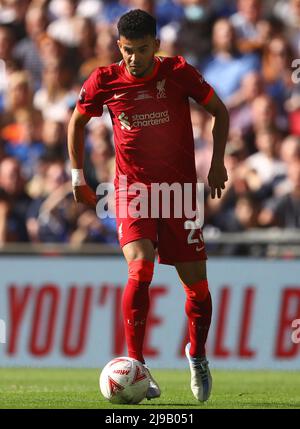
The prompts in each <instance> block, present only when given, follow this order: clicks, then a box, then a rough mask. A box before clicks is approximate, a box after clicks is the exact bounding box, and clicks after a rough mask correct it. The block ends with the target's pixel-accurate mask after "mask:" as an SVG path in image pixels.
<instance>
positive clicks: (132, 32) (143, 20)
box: [118, 9, 156, 40]
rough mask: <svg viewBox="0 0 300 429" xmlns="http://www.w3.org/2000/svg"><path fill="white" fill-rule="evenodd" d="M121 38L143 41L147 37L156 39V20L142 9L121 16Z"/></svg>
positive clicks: (119, 25)
mask: <svg viewBox="0 0 300 429" xmlns="http://www.w3.org/2000/svg"><path fill="white" fill-rule="evenodd" d="M118 31H119V37H120V36H124V37H126V39H129V40H130V39H142V38H143V37H145V36H149V35H150V36H153V37H156V19H155V18H154V17H153V16H152V15H150V14H149V13H147V12H145V11H144V10H141V9H135V10H131V11H130V12H128V13H125V14H124V15H122V16H121V18H120V19H119V22H118Z"/></svg>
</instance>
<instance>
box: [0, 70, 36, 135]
mask: <svg viewBox="0 0 300 429" xmlns="http://www.w3.org/2000/svg"><path fill="white" fill-rule="evenodd" d="M5 97H6V99H5V105H4V111H3V113H2V115H1V119H0V124H1V126H2V127H3V126H5V125H7V124H13V123H15V122H16V118H17V115H18V113H19V112H22V111H27V112H33V111H34V107H33V88H32V86H31V81H30V77H29V75H28V73H27V72H26V71H22V70H20V71H14V72H12V73H11V74H10V75H9V76H8V83H7V88H6V94H5Z"/></svg>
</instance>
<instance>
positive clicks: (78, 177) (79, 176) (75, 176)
mask: <svg viewBox="0 0 300 429" xmlns="http://www.w3.org/2000/svg"><path fill="white" fill-rule="evenodd" d="M71 174H72V186H73V187H74V186H83V185H85V184H86V181H85V178H84V175H83V170H82V169H77V168H72V170H71Z"/></svg>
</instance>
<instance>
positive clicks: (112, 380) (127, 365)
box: [99, 357, 150, 404]
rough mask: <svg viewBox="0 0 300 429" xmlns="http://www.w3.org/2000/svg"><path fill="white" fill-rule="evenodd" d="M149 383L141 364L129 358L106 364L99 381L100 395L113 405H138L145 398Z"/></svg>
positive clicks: (116, 359) (121, 358)
mask: <svg viewBox="0 0 300 429" xmlns="http://www.w3.org/2000/svg"><path fill="white" fill-rule="evenodd" d="M149 383H150V380H149V377H148V374H147V372H146V370H145V368H144V366H143V364H142V363H141V362H139V361H138V360H136V359H132V358H130V357H118V358H115V359H113V360H111V361H110V362H108V364H107V365H105V367H104V368H103V370H102V372H101V374H100V379H99V386H100V391H101V393H102V395H103V396H104V397H105V398H106V399H108V400H109V401H110V402H112V403H114V404H138V403H139V402H141V401H142V400H143V399H144V398H145V396H146V393H147V390H148V387H149Z"/></svg>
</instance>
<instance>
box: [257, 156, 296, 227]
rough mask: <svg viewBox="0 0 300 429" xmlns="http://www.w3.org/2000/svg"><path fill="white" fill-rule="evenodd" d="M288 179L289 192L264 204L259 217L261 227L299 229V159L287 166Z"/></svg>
mask: <svg viewBox="0 0 300 429" xmlns="http://www.w3.org/2000/svg"><path fill="white" fill-rule="evenodd" d="M288 177H289V180H290V183H291V190H290V192H288V193H287V194H285V195H283V196H281V197H275V198H273V199H271V200H269V201H268V202H267V203H266V206H265V208H264V209H263V210H262V212H261V214H260V216H259V222H260V224H261V225H262V226H278V227H280V228H300V159H295V160H294V161H292V162H291V163H290V164H289V166H288Z"/></svg>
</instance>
